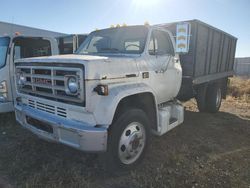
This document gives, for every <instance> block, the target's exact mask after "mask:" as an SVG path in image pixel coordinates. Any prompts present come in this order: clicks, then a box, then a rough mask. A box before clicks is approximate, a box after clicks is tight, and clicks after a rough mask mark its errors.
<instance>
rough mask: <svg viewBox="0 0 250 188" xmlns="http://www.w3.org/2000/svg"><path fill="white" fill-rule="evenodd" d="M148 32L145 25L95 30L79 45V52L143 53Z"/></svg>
mask: <svg viewBox="0 0 250 188" xmlns="http://www.w3.org/2000/svg"><path fill="white" fill-rule="evenodd" d="M147 34H148V28H147V27H145V26H131V27H120V28H110V29H104V30H100V31H95V32H92V33H91V34H90V35H89V36H88V38H87V39H86V40H85V41H84V43H83V44H82V45H81V46H80V47H79V50H78V51H77V54H102V53H122V54H141V53H142V52H143V51H144V47H145V42H146V39H147Z"/></svg>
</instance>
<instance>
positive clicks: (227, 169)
mask: <svg viewBox="0 0 250 188" xmlns="http://www.w3.org/2000/svg"><path fill="white" fill-rule="evenodd" d="M185 106H186V112H185V121H184V123H183V124H182V125H180V126H178V127H177V128H175V129H173V130H172V131H170V132H169V133H167V134H166V135H164V136H162V137H154V138H153V139H152V144H151V145H150V148H149V150H148V153H147V155H146V158H145V160H144V161H143V162H142V164H141V165H139V166H138V167H137V168H136V169H134V170H133V171H131V172H127V173H124V174H119V175H115V176H114V175H109V174H107V173H106V172H105V171H104V170H103V167H102V165H101V164H100V163H99V162H98V161H99V160H98V156H97V155H95V154H85V153H82V152H80V151H76V150H74V149H71V148H69V147H66V146H63V145H60V144H54V143H48V142H46V141H43V140H40V139H38V138H37V137H36V136H33V135H32V134H31V133H30V132H29V131H27V130H25V129H23V128H21V127H20V126H19V125H18V124H17V123H16V122H15V117H14V114H13V113H8V114H2V115H0V187H95V188H98V187H105V188H128V187H133V188H135V187H246V188H250V105H249V104H246V103H240V102H238V101H237V100H234V99H230V98H229V99H228V100H227V101H224V102H223V104H222V107H221V111H220V112H219V113H217V114H206V113H198V112H197V109H196V106H195V102H194V101H190V102H188V103H186V104H185Z"/></svg>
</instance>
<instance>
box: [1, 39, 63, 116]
mask: <svg viewBox="0 0 250 188" xmlns="http://www.w3.org/2000/svg"><path fill="white" fill-rule="evenodd" d="M58 53H59V52H58V47H57V41H56V40H55V38H47V37H37V36H36V37H32V36H3V37H0V113H2V112H10V111H14V104H13V99H15V98H16V89H15V87H14V86H15V83H14V61H15V60H17V59H20V58H27V57H38V56H50V55H57V54H58Z"/></svg>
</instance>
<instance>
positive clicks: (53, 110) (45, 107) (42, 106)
mask: <svg viewBox="0 0 250 188" xmlns="http://www.w3.org/2000/svg"><path fill="white" fill-rule="evenodd" d="M28 106H30V107H32V108H35V109H37V110H41V111H43V112H47V113H50V114H55V115H57V116H60V117H65V118H66V117H67V110H66V109H65V108H61V107H57V106H53V105H50V104H46V103H42V102H38V101H35V100H31V99H29V100H28Z"/></svg>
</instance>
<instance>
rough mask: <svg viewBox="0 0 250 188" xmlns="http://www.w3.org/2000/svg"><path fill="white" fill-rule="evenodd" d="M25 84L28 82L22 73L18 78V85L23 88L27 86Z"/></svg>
mask: <svg viewBox="0 0 250 188" xmlns="http://www.w3.org/2000/svg"><path fill="white" fill-rule="evenodd" d="M25 82H26V77H25V76H23V74H22V73H20V74H19V75H18V77H17V84H18V85H19V86H23V85H24V84H25Z"/></svg>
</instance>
